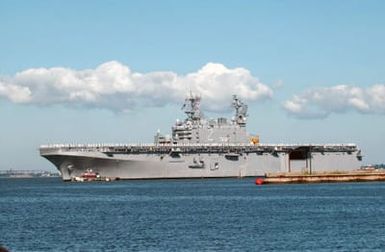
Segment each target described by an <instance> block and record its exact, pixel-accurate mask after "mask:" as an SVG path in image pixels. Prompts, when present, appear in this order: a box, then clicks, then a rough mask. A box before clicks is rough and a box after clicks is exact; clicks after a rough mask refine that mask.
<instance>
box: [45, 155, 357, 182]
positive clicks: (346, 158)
mask: <svg viewBox="0 0 385 252" xmlns="http://www.w3.org/2000/svg"><path fill="white" fill-rule="evenodd" d="M41 155H42V156H43V157H45V158H47V159H48V160H49V161H51V162H52V163H53V164H54V165H55V166H56V167H57V169H58V170H59V171H60V172H61V174H62V178H63V180H65V181H68V180H71V179H73V178H74V177H77V176H81V174H82V173H83V172H84V171H86V170H87V169H92V170H93V171H94V172H97V173H99V174H100V176H103V177H108V178H116V179H161V178H218V177H250V176H263V175H265V174H266V173H280V172H292V173H298V172H300V173H315V172H334V171H339V172H340V171H351V170H356V169H359V167H360V160H359V159H358V158H357V153H356V151H355V152H349V153H347V152H322V153H321V152H316V153H312V154H311V155H310V156H307V157H306V158H303V159H298V158H294V159H293V158H291V156H290V153H289V152H281V153H274V154H272V153H269V152H265V153H261V152H259V153H241V154H226V153H202V154H197V153H195V154H178V155H176V156H174V155H165V154H162V153H159V154H157V153H140V154H114V155H106V154H105V153H103V152H98V151H95V152H78V151H73V152H71V151H67V152H62V151H50V152H48V153H44V152H43V153H41Z"/></svg>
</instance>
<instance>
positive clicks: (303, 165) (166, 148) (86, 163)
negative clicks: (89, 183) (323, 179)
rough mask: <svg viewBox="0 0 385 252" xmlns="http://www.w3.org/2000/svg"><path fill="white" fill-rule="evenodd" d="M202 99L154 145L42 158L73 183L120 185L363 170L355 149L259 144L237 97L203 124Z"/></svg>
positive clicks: (51, 152) (88, 147) (49, 150)
mask: <svg viewBox="0 0 385 252" xmlns="http://www.w3.org/2000/svg"><path fill="white" fill-rule="evenodd" d="M200 102H201V97H199V96H196V95H192V94H190V96H189V97H188V98H187V99H186V100H185V103H184V105H183V107H182V109H183V110H184V112H185V113H186V115H187V118H186V119H185V120H184V121H178V120H177V121H176V123H175V125H174V126H173V127H172V129H171V130H172V134H171V136H164V135H162V134H160V133H159V132H158V133H157V134H156V135H155V137H154V143H153V144H79V145H66V144H54V145H43V146H41V147H40V154H41V155H42V156H43V157H45V158H47V159H48V160H50V161H51V162H52V163H53V164H54V165H55V166H56V167H57V169H58V170H59V171H60V172H61V174H62V177H63V180H71V179H73V178H74V177H77V176H80V175H81V174H82V173H84V172H85V171H87V170H88V169H92V170H93V171H95V172H97V173H98V174H100V175H101V176H104V177H111V178H119V179H147V178H200V177H245V176H261V175H264V174H266V173H278V172H289V173H290V172H292V173H294V172H302V173H303V172H305V173H313V172H323V171H325V172H326V171H328V172H330V171H350V170H355V169H359V167H360V163H361V159H362V156H361V151H360V150H359V149H358V147H357V146H356V145H355V144H261V143H259V137H258V136H252V135H249V134H248V133H247V131H246V120H247V116H248V114H247V105H246V104H244V103H243V102H242V101H241V100H240V99H239V98H238V97H237V96H234V97H233V103H232V105H233V108H234V109H235V114H234V117H233V118H232V119H231V120H228V119H227V118H223V117H220V118H217V119H205V118H204V116H203V114H202V112H201V110H200Z"/></svg>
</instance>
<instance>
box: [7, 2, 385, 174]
mask: <svg viewBox="0 0 385 252" xmlns="http://www.w3.org/2000/svg"><path fill="white" fill-rule="evenodd" d="M383 13H385V2H384V1H374V0H367V1H355V0H349V1H347V0H339V1H332V0H331V1H316V0H311V1H295V0H292V1H284V0H269V1H245V0H240V1H214V0H209V1H167V0H166V1H147V0H142V1H123V0H122V1H118V0H105V1H97V0H94V1H74V0H68V1H55V0H53V1H48V0H47V1H44V0H40V1H21V0H20V1H19V0H12V1H11V0H0V129H1V130H0V170H7V169H36V170H50V171H54V170H55V168H54V166H53V165H52V164H51V163H49V162H48V161H47V160H45V159H44V158H42V157H40V156H39V152H38V148H39V146H40V145H41V144H50V143H139V142H143V143H150V142H152V141H153V136H154V134H155V133H156V131H157V130H158V129H159V130H160V131H161V132H162V133H165V134H167V133H170V128H171V126H172V125H173V123H174V122H175V120H176V119H184V118H185V115H184V114H183V111H181V109H180V108H181V105H182V103H183V100H184V98H185V96H186V95H188V93H189V92H190V91H192V92H194V93H197V94H200V95H201V96H202V109H203V110H204V113H205V115H206V117H208V118H211V117H218V116H226V117H229V118H230V117H231V116H232V110H231V108H230V104H231V97H232V95H233V94H236V95H238V96H239V97H240V98H241V99H243V100H244V101H245V102H246V103H247V104H248V105H249V118H248V125H247V130H248V131H249V132H250V133H252V134H258V135H259V136H260V139H261V142H263V143H318V144H323V143H356V144H357V145H358V146H359V148H360V149H362V153H363V155H364V160H363V163H364V164H372V163H383V162H385V151H384V147H383V146H384V140H385V127H384V125H385V69H384V66H385V46H384V42H383V41H384V40H385V29H384V27H385V16H384V15H383Z"/></svg>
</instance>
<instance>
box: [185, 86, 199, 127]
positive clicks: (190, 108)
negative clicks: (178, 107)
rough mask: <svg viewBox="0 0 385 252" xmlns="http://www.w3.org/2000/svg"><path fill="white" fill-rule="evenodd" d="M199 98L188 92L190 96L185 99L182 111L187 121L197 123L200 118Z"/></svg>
mask: <svg viewBox="0 0 385 252" xmlns="http://www.w3.org/2000/svg"><path fill="white" fill-rule="evenodd" d="M200 105H201V97H200V96H198V95H193V94H192V93H191V92H190V96H189V97H187V98H186V99H185V102H184V104H183V106H182V109H183V110H184V112H185V113H186V115H187V121H191V122H199V121H200V120H201V118H202V112H201V110H200Z"/></svg>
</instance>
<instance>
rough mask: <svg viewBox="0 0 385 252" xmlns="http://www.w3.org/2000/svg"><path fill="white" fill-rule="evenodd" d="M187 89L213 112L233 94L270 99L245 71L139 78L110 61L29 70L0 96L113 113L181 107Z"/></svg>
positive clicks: (7, 83) (1, 88)
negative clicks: (87, 66)
mask: <svg viewBox="0 0 385 252" xmlns="http://www.w3.org/2000/svg"><path fill="white" fill-rule="evenodd" d="M190 90H191V91H192V92H194V93H198V94H200V95H202V99H203V105H204V106H205V107H206V109H210V110H213V111H220V110H226V109H227V108H228V107H229V104H230V102H231V100H230V99H231V96H232V95H233V94H237V95H238V96H239V97H240V98H242V99H244V100H246V101H259V100H264V99H268V98H271V97H272V95H273V91H272V90H271V89H270V88H269V87H268V86H267V85H265V84H263V83H261V82H259V80H258V79H256V78H255V77H253V76H252V75H251V73H250V72H249V71H248V70H247V69H244V68H234V69H229V68H227V67H225V66H224V65H222V64H218V63H208V64H206V65H205V66H203V67H202V68H201V69H200V70H198V71H197V72H193V73H189V74H186V75H178V74H176V73H174V72H167V71H163V72H150V73H138V72H133V71H132V70H131V69H130V68H129V67H128V66H125V65H123V64H121V63H119V62H116V61H110V62H106V63H104V64H102V65H100V66H98V67H96V68H95V69H86V70H73V69H69V68H62V67H54V68H32V69H27V70H25V71H22V72H19V73H17V74H15V75H14V76H12V77H3V78H0V97H4V98H7V99H9V100H10V101H12V102H14V103H24V104H38V105H51V104H64V105H70V106H87V107H99V108H106V109H111V110H115V111H126V110H132V109H133V108H135V107H137V106H162V105H165V104H167V103H181V102H182V101H183V99H184V98H185V96H186V95H187V94H188V93H189V91H190Z"/></svg>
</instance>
